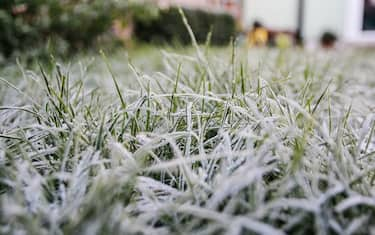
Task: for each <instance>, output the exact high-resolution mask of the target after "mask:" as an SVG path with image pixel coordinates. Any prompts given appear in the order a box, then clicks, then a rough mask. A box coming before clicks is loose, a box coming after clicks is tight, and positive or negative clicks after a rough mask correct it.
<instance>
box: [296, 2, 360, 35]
mask: <svg viewBox="0 0 375 235" xmlns="http://www.w3.org/2000/svg"><path fill="white" fill-rule="evenodd" d="M305 1H306V6H305V23H304V32H303V33H304V36H305V38H306V39H307V40H314V41H316V40H318V39H319V38H320V36H321V34H322V33H323V32H324V31H331V32H333V33H335V34H337V35H338V36H339V37H340V38H341V37H342V36H343V35H344V31H345V17H347V16H346V8H347V0H305ZM356 1H358V0H356Z"/></svg>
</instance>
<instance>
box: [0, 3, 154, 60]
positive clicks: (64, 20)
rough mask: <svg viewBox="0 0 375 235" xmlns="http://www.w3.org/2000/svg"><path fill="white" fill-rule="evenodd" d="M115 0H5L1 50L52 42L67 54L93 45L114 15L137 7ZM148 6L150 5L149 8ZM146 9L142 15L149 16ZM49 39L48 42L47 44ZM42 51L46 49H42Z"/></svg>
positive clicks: (20, 49) (1, 9)
mask: <svg viewBox="0 0 375 235" xmlns="http://www.w3.org/2000/svg"><path fill="white" fill-rule="evenodd" d="M131 2H132V1H131V0H128V1H116V0H107V1H102V0H90V1H84V0H66V1H60V0H30V1H27V2H26V1H25V2H22V1H17V0H3V1H2V3H1V6H0V32H1V34H0V53H1V54H3V55H5V56H7V57H9V56H10V55H12V54H15V53H17V52H25V51H26V52H28V53H29V52H30V51H33V49H34V48H44V49H46V45H49V46H50V47H51V48H54V49H55V51H54V52H55V53H66V52H69V51H76V50H77V49H81V48H85V47H89V46H91V45H93V43H94V42H95V40H96V39H97V37H98V36H99V35H101V34H103V33H105V32H107V31H108V30H109V29H110V28H111V26H112V21H113V19H114V18H118V17H123V16H125V15H127V14H129V13H130V12H131V11H132V9H133V8H134V9H135V10H134V11H135V12H136V13H137V12H139V10H138V8H137V7H135V6H134V4H131ZM147 9H148V8H147ZM147 9H145V10H144V11H143V12H142V14H143V15H142V17H143V18H145V16H144V15H147ZM47 42H49V43H47ZM42 51H43V50H42Z"/></svg>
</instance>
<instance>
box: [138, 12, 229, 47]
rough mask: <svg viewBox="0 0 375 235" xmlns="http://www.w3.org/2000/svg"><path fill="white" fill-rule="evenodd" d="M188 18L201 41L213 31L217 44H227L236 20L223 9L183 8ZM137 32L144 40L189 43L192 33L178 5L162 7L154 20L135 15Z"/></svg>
mask: <svg viewBox="0 0 375 235" xmlns="http://www.w3.org/2000/svg"><path fill="white" fill-rule="evenodd" d="M184 12H185V15H186V18H187V19H188V22H189V24H190V26H191V28H192V30H193V32H194V34H195V37H196V39H197V41H198V42H200V43H202V42H204V41H205V40H206V39H207V35H208V34H209V33H210V32H211V33H212V35H211V42H212V44H214V45H223V44H227V43H228V42H229V41H230V38H231V37H232V36H233V35H234V34H235V28H236V24H235V20H234V19H233V17H232V16H230V15H228V14H224V13H220V14H214V13H208V12H205V11H201V10H191V9H185V10H184ZM135 34H136V37H137V39H139V40H140V41H145V42H154V43H170V42H179V43H182V44H188V43H190V37H189V35H188V33H187V31H186V28H185V26H184V24H183V21H182V19H181V16H180V14H179V12H178V9H177V8H170V9H166V10H161V11H160V13H159V17H157V18H155V19H152V20H143V19H139V18H137V17H136V18H135Z"/></svg>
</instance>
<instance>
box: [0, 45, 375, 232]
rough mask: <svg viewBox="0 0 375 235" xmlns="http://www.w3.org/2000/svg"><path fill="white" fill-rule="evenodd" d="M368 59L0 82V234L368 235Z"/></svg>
mask: <svg viewBox="0 0 375 235" xmlns="http://www.w3.org/2000/svg"><path fill="white" fill-rule="evenodd" d="M374 74H375V54H374V53H372V52H371V51H366V50H359V49H357V50H350V49H345V50H339V51H319V50H318V51H313V52H312V51H305V50H302V49H287V50H278V49H252V50H250V51H248V50H246V49H245V48H243V47H241V46H238V47H228V48H206V47H204V46H195V47H194V46H193V47H191V48H188V49H178V50H173V49H171V48H156V49H152V48H149V47H147V48H135V49H133V50H131V51H130V52H125V51H123V50H120V51H118V52H116V53H102V54H101V55H99V54H97V55H95V54H93V55H90V56H88V55H86V56H81V57H77V58H74V59H72V60H71V61H58V60H57V59H55V60H54V61H51V62H50V63H45V64H41V65H40V66H31V68H29V69H26V68H25V67H23V66H22V65H19V66H17V65H12V66H8V67H6V68H3V69H2V71H1V72H0V234H38V235H39V234H40V235H41V234H88V235H91V234H158V235H161V234H265V235H269V234H374V233H375V226H374V221H375V160H374V159H375V133H374V132H375V114H374V113H375V78H374Z"/></svg>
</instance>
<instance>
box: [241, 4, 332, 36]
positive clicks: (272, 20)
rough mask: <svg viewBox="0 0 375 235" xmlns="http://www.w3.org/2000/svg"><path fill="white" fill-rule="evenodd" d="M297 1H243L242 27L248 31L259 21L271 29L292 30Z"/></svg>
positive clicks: (295, 18) (295, 21)
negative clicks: (255, 21)
mask: <svg viewBox="0 0 375 235" xmlns="http://www.w3.org/2000/svg"><path fill="white" fill-rule="evenodd" d="M297 1H298V0H245V1H244V26H245V28H247V29H249V28H250V27H251V25H252V23H253V22H254V20H259V21H261V22H262V23H263V24H264V25H265V26H266V27H269V28H271V29H275V30H294V29H295V28H296V27H297V25H296V24H297V6H298V5H297ZM313 1H315V0H313ZM327 1H330V0H327Z"/></svg>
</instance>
